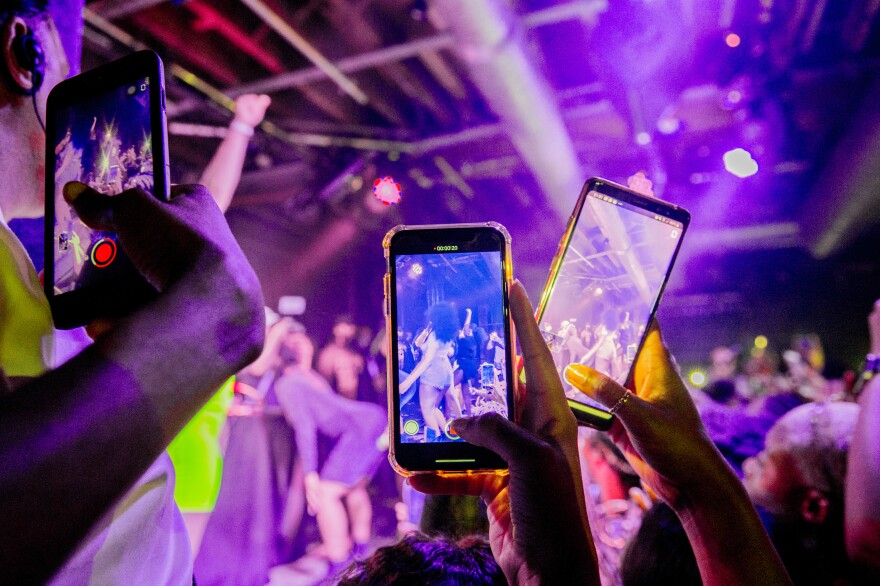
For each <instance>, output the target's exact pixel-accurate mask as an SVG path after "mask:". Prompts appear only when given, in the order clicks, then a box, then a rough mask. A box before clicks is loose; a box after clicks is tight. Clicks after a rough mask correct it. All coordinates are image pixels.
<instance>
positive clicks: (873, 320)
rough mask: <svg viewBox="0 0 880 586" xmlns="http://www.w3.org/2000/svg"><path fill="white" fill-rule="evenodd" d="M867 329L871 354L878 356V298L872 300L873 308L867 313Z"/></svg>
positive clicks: (879, 338)
mask: <svg viewBox="0 0 880 586" xmlns="http://www.w3.org/2000/svg"><path fill="white" fill-rule="evenodd" d="M868 330H869V332H870V334H871V354H873V355H875V356H880V299H878V300H877V301H875V302H874V310H873V311H872V312H871V313H870V314H869V315H868Z"/></svg>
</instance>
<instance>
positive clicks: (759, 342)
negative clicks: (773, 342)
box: [755, 336, 767, 350]
mask: <svg viewBox="0 0 880 586" xmlns="http://www.w3.org/2000/svg"><path fill="white" fill-rule="evenodd" d="M766 347H767V336H757V337H756V338H755V348H759V349H761V350H763V349H764V348H766Z"/></svg>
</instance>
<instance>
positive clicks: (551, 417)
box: [410, 283, 599, 584]
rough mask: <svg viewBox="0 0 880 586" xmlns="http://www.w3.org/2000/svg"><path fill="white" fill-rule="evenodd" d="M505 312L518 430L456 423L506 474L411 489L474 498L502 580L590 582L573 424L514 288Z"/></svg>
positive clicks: (592, 567)
mask: <svg viewBox="0 0 880 586" xmlns="http://www.w3.org/2000/svg"><path fill="white" fill-rule="evenodd" d="M510 310H511V314H512V316H513V321H514V324H515V325H516V331H517V335H518V338H519V341H520V344H521V346H522V350H523V360H524V362H525V372H526V377H527V379H528V388H524V387H521V388H520V393H518V394H517V396H518V397H520V398H522V401H521V402H520V403H518V404H517V413H518V415H519V420H520V421H519V424H517V423H513V422H511V421H508V420H507V419H505V418H504V417H502V416H500V415H497V414H494V413H491V414H487V415H483V416H481V417H475V418H466V419H456V420H455V421H454V422H453V426H454V429H455V431H456V433H458V434H459V435H460V436H461V437H462V438H463V439H464V440H466V441H468V442H470V443H472V444H474V445H478V446H482V447H485V448H488V449H490V450H493V451H494V452H496V453H497V454H498V455H500V456H501V457H502V458H504V460H505V461H506V462H507V463H508V465H509V467H510V474H509V475H506V474H501V473H498V474H493V473H476V474H470V475H467V474H444V475H442V476H441V475H434V474H425V475H416V476H413V477H411V478H410V483H411V484H412V486H413V488H415V489H416V490H419V491H421V492H426V493H434V494H468V495H474V496H480V497H482V499H483V500H484V501H485V502H486V505H487V507H488V513H489V542H490V544H491V547H492V553H493V554H494V556H495V559H496V560H498V563H499V565H500V566H501V569H502V570H503V571H504V574H505V576H506V577H507V579H508V581H510V583H512V584H524V583H536V584H537V583H546V584H556V583H572V584H598V583H599V577H598V570H597V567H598V566H597V562H596V554H595V550H594V549H593V544H592V541H591V538H590V536H589V531H588V528H587V522H586V514H585V511H584V497H583V491H582V484H581V481H580V466H579V463H578V455H577V423H576V421H575V419H574V416H573V415H572V414H571V411H570V410H569V408H568V405H567V403H566V401H565V394H564V392H563V390H562V384H561V381H560V380H559V376H558V374H557V372H556V368H555V366H554V364H553V358H552V356H551V355H550V350H549V349H548V348H547V344H546V343H545V342H544V339H543V338H542V337H541V332H540V331H539V330H538V325H537V323H536V322H535V318H534V312H533V310H532V307H531V304H530V303H529V300H528V297H527V296H526V292H525V290H524V289H523V287H522V285H520V284H519V283H515V284H514V286H513V287H511V291H510Z"/></svg>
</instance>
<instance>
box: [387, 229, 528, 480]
mask: <svg viewBox="0 0 880 586" xmlns="http://www.w3.org/2000/svg"><path fill="white" fill-rule="evenodd" d="M383 246H384V248H385V257H386V259H387V262H388V272H387V273H386V274H385V281H384V282H385V315H386V324H387V327H388V332H390V336H388V340H389V344H390V348H389V352H388V372H389V376H388V411H389V413H388V418H389V434H390V435H391V437H390V441H389V444H390V446H391V448H390V450H389V459H390V460H391V464H392V465H393V466H394V468H395V469H396V470H397V471H398V472H400V473H401V474H404V475H410V474H416V473H420V472H436V471H476V470H503V469H506V468H507V464H506V463H505V462H504V460H502V459H501V457H499V456H498V455H497V454H495V453H494V452H492V451H490V450H486V449H484V448H480V447H477V446H474V445H471V444H468V443H466V442H465V441H463V440H462V439H461V438H459V437H458V436H457V435H456V434H455V430H454V429H453V428H451V427H450V425H449V424H450V422H451V421H452V420H453V419H454V418H456V417H459V416H462V415H480V414H483V413H487V412H490V411H493V412H496V413H500V414H501V415H503V416H504V417H507V418H509V419H513V417H514V401H513V385H511V384H510V381H511V380H512V375H513V373H512V360H511V356H512V351H513V343H512V340H513V328H512V325H511V321H510V311H509V307H508V301H507V299H508V289H509V286H510V283H511V278H512V265H511V258H510V235H509V234H508V233H507V230H505V229H504V227H503V226H501V225H500V224H496V223H494V222H487V223H485V224H449V225H442V226H397V227H396V228H393V229H392V230H391V231H390V232H388V234H387V235H386V236H385V240H384V242H383ZM392 350H393V351H392Z"/></svg>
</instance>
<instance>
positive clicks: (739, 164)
mask: <svg viewBox="0 0 880 586" xmlns="http://www.w3.org/2000/svg"><path fill="white" fill-rule="evenodd" d="M723 159H724V168H725V169H727V171H728V172H729V173H730V174H731V175H735V176H737V177H739V178H740V179H742V178H745V177H751V176H752V175H754V174H755V173H757V172H758V163H757V161H755V159H753V158H752V154H751V153H750V152H749V151H747V150H746V149H733V150H732V151H727V152H726V153H724V157H723Z"/></svg>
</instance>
